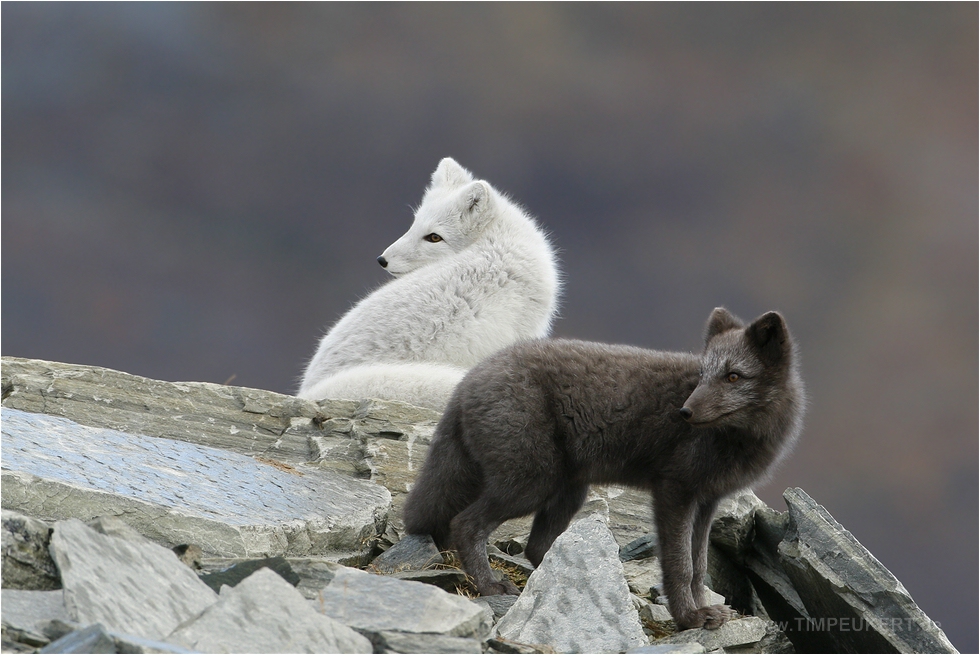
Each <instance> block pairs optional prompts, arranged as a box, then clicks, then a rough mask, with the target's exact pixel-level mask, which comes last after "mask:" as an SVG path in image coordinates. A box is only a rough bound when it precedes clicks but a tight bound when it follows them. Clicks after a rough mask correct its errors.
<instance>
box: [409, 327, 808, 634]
mask: <svg viewBox="0 0 980 655" xmlns="http://www.w3.org/2000/svg"><path fill="white" fill-rule="evenodd" d="M803 406H804V396H803V383H802V381H801V379H800V375H799V371H798V364H797V354H796V348H795V346H794V343H793V340H792V338H791V337H790V333H789V330H788V328H787V327H786V323H785V321H784V320H783V317H782V316H780V315H779V314H778V313H776V312H769V313H767V314H765V315H763V316H761V317H760V318H758V319H756V320H755V321H754V322H753V323H752V324H750V325H748V326H745V325H744V324H743V323H742V322H741V321H740V320H739V319H737V318H736V317H735V316H733V315H732V314H730V313H729V312H728V311H726V310H725V309H722V308H718V309H715V310H714V311H713V312H712V314H711V317H710V319H709V320H708V323H707V327H706V329H705V348H704V351H703V352H702V354H701V355H700V356H697V355H693V354H689V353H673V352H658V351H652V350H643V349H640V348H633V347H629V346H609V345H602V344H595V343H586V342H581V341H569V340H536V341H526V342H522V343H519V344H516V345H514V346H511V347H509V348H506V349H504V350H502V351H500V352H498V353H496V354H494V355H491V356H490V357H489V358H487V359H486V360H484V361H483V362H481V363H480V364H478V365H477V366H476V367H475V368H474V369H472V370H471V371H470V372H469V373H468V374H467V375H466V377H465V378H464V379H463V380H462V382H460V384H459V386H458V387H457V388H456V390H455V392H454V394H453V396H452V398H451V399H450V401H449V405H448V407H447V408H446V412H445V414H444V415H443V418H442V420H441V421H440V423H439V426H438V428H437V429H436V436H435V438H434V440H433V442H432V446H431V447H430V449H429V454H428V457H427V459H426V462H425V465H424V466H423V468H422V471H421V473H420V474H419V478H418V480H417V481H416V484H415V486H414V487H413V489H412V491H411V493H410V494H409V497H408V500H407V502H406V505H405V525H406V528H407V531H408V532H409V533H410V534H430V535H432V537H433V538H434V539H435V541H436V544H437V545H438V546H439V548H441V549H446V548H449V547H455V548H456V549H457V550H458V552H459V555H460V558H461V560H462V562H463V567H464V568H465V569H466V571H467V572H468V573H469V574H470V575H472V576H473V578H474V579H475V581H476V585H477V588H478V589H479V592H480V593H481V594H482V595H492V594H500V593H517V589H516V588H515V587H514V585H513V584H511V583H510V581H508V580H506V579H505V580H503V581H498V580H497V579H496V578H495V577H494V575H493V573H492V572H491V570H490V567H489V564H488V563H487V552H486V543H487V538H488V537H489V535H490V533H491V532H493V530H495V529H496V528H497V527H498V526H499V525H500V524H501V523H502V522H503V521H505V520H507V519H511V518H516V517H519V516H525V515H528V514H532V513H534V514H535V517H534V523H533V527H532V529H531V535H530V537H529V538H528V542H527V548H526V550H525V554H526V555H527V558H528V559H529V560H530V561H531V563H532V564H534V565H535V566H537V565H539V564H540V563H541V559H542V558H543V557H544V554H545V553H546V552H547V550H548V548H550V547H551V544H552V543H553V542H554V540H555V538H556V537H557V536H558V535H559V534H561V533H562V532H563V531H564V530H565V528H567V527H568V524H569V522H570V521H571V519H572V517H573V516H574V514H575V513H576V512H577V511H578V510H579V508H581V506H582V504H583V502H584V500H585V497H586V493H587V491H588V487H589V485H590V484H625V485H630V486H636V487H642V488H646V489H650V490H651V491H652V492H653V508H654V515H655V522H656V527H657V532H658V534H659V541H660V549H661V564H662V567H663V572H664V586H665V589H666V593H667V598H668V600H669V605H670V612H671V614H672V615H673V617H674V620H675V621H676V622H677V624H678V626H680V627H681V628H692V627H702V626H703V627H707V628H716V627H718V626H720V625H721V624H722V623H724V622H725V621H726V620H728V619H729V618H730V617H731V616H733V612H732V610H731V609H729V608H728V606H726V605H713V606H710V607H702V605H704V587H703V582H704V574H705V568H706V565H707V548H708V532H709V528H710V526H711V519H712V516H713V514H714V511H715V508H716V507H717V505H718V502H719V500H721V499H722V498H723V497H724V496H726V495H728V494H731V493H732V492H735V491H738V490H740V489H744V488H745V487H747V486H748V485H750V484H752V483H753V482H756V481H757V480H759V479H760V478H763V477H764V476H765V475H766V472H767V470H769V469H770V467H771V466H772V465H773V464H774V463H775V462H776V461H777V460H778V459H779V458H780V456H781V455H782V454H783V453H785V452H786V451H787V450H788V449H789V447H790V445H791V444H792V443H793V441H794V440H795V439H796V437H797V435H798V434H799V432H800V428H801V425H802V416H803Z"/></svg>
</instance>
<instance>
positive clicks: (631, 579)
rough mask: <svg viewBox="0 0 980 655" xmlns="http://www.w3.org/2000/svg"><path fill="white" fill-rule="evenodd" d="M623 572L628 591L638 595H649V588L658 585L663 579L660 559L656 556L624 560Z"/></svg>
mask: <svg viewBox="0 0 980 655" xmlns="http://www.w3.org/2000/svg"><path fill="white" fill-rule="evenodd" d="M623 573H624V575H625V576H626V583H627V584H628V585H629V588H630V591H631V592H633V593H634V594H637V595H640V596H645V595H649V594H650V590H651V589H653V588H655V587H660V585H662V584H663V581H664V574H663V571H662V570H661V568H660V559H659V558H656V557H651V558H648V559H640V560H628V561H625V562H623Z"/></svg>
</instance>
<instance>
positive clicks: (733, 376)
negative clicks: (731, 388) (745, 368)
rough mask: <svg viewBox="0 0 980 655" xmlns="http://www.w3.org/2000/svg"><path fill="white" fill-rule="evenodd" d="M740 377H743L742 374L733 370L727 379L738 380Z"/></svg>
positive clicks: (730, 380)
mask: <svg viewBox="0 0 980 655" xmlns="http://www.w3.org/2000/svg"><path fill="white" fill-rule="evenodd" d="M740 377H742V376H740V375H739V374H738V373H734V372H732V373H729V374H728V376H727V377H726V378H725V379H726V380H728V381H729V382H738V380H739V378H740Z"/></svg>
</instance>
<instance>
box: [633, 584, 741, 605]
mask: <svg viewBox="0 0 980 655" xmlns="http://www.w3.org/2000/svg"><path fill="white" fill-rule="evenodd" d="M650 593H651V596H652V595H653V594H654V593H656V601H657V603H659V604H661V605H668V604H669V603H668V599H667V596H665V595H664V592H663V588H662V587H654V588H653V589H652V590H651V592H650ZM724 603H725V597H724V596H722V595H721V594H719V593H717V592H715V591H712V590H711V589H709V588H708V587H704V604H705V605H723V604H724Z"/></svg>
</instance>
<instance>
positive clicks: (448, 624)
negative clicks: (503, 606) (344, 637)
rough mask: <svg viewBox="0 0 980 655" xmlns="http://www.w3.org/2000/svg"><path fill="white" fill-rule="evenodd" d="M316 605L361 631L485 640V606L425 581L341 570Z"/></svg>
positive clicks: (486, 617)
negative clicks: (426, 634)
mask: <svg viewBox="0 0 980 655" xmlns="http://www.w3.org/2000/svg"><path fill="white" fill-rule="evenodd" d="M313 605H314V607H316V609H317V610H318V611H319V612H321V613H323V614H326V615H327V616H329V617H331V618H334V619H336V620H338V621H340V622H341V623H343V624H344V625H349V626H350V627H352V628H354V629H355V630H357V631H358V632H361V633H362V634H371V633H377V632H385V631H393V632H412V633H414V632H419V633H433V634H442V635H448V636H450V637H474V638H477V639H483V638H484V637H486V635H487V633H488V632H489V630H490V619H489V616H487V613H486V612H485V610H484V608H482V607H479V606H477V605H475V604H474V603H471V602H470V601H469V600H467V599H466V598H463V597H462V596H458V595H456V594H450V593H447V592H445V591H443V590H442V589H438V588H436V587H433V586H432V585H427V584H422V583H421V582H408V581H404V580H396V579H394V578H390V577H388V576H382V575H374V574H372V573H366V572H364V571H359V570H357V569H351V568H346V567H344V568H340V569H339V570H338V571H337V572H336V574H335V575H334V578H333V580H332V581H331V582H330V584H329V585H327V586H326V587H324V588H323V589H322V590H321V592H320V594H319V595H318V597H317V598H316V599H314V601H313Z"/></svg>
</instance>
